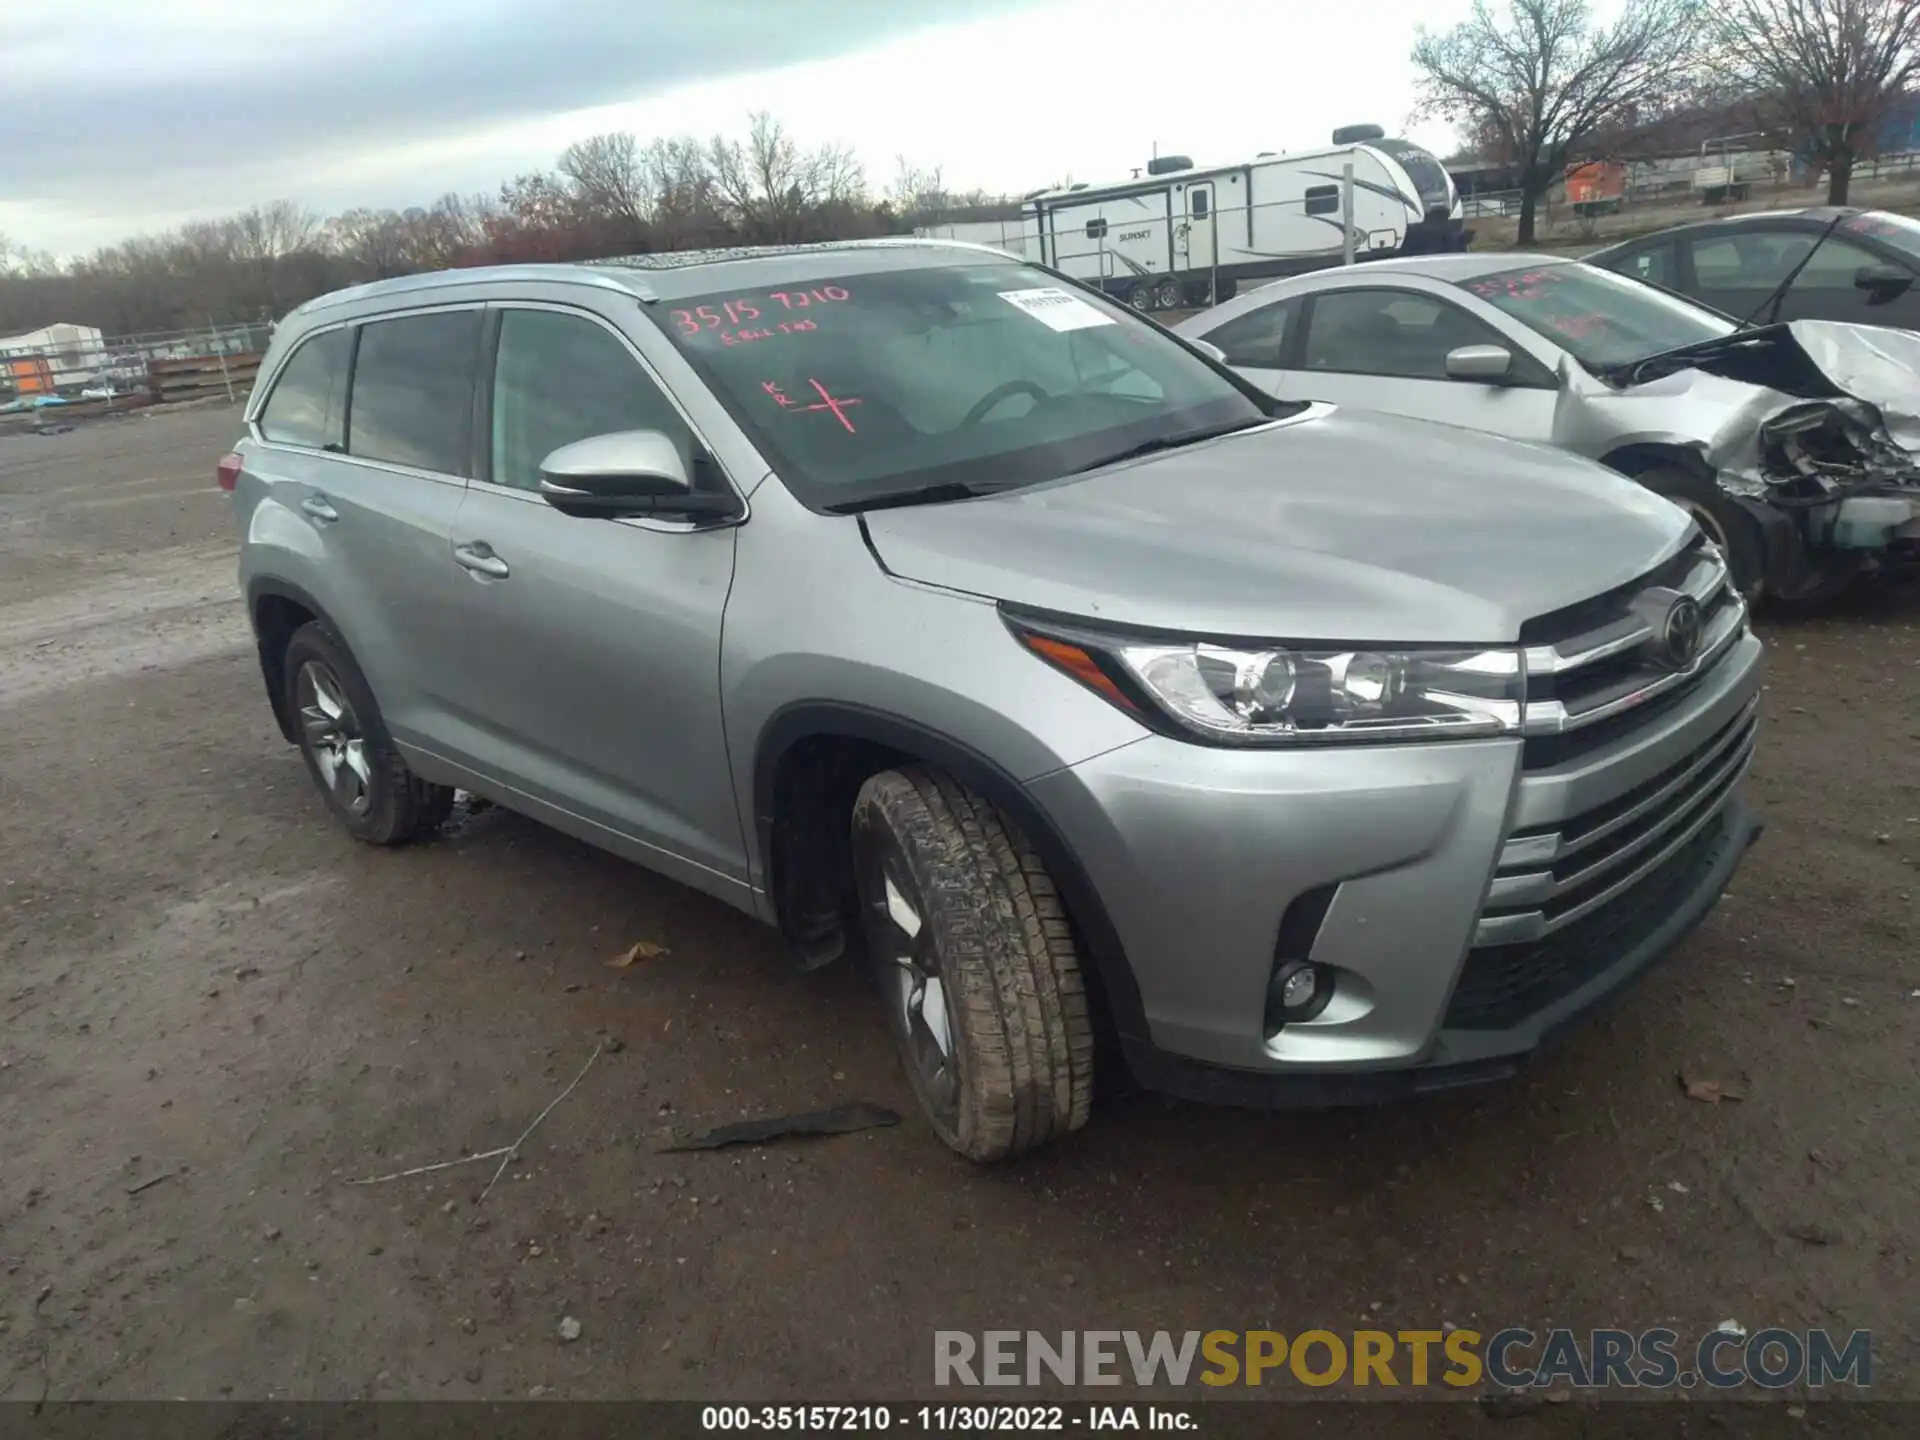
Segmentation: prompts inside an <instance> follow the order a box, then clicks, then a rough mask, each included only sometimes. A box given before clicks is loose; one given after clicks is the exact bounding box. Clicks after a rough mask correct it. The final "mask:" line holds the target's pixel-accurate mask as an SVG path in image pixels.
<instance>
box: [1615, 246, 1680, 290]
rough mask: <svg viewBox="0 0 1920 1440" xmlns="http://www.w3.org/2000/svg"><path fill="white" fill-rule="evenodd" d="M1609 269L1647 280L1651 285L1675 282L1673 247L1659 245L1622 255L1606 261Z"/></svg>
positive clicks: (1636, 278)
mask: <svg viewBox="0 0 1920 1440" xmlns="http://www.w3.org/2000/svg"><path fill="white" fill-rule="evenodd" d="M1606 266H1607V268H1608V269H1609V270H1618V271H1619V272H1620V273H1621V274H1622V275H1631V276H1632V277H1633V278H1634V279H1635V280H1645V281H1646V282H1647V283H1648V284H1649V285H1669V286H1670V285H1672V284H1673V247H1672V246H1670V245H1659V246H1656V247H1654V248H1653V249H1651V250H1642V251H1640V252H1638V253H1637V254H1633V255H1622V256H1619V257H1618V258H1616V259H1613V260H1609V261H1607V262H1606Z"/></svg>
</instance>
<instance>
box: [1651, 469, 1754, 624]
mask: <svg viewBox="0 0 1920 1440" xmlns="http://www.w3.org/2000/svg"><path fill="white" fill-rule="evenodd" d="M1633 478H1634V479H1635V480H1636V481H1638V482H1639V483H1640V484H1642V485H1644V486H1646V488H1647V489H1649V490H1651V491H1653V492H1654V493H1655V494H1656V495H1664V496H1666V498H1667V499H1669V500H1671V501H1673V503H1674V504H1676V505H1678V506H1679V507H1680V508H1681V509H1683V510H1685V511H1686V512H1687V513H1688V514H1689V515H1691V516H1693V523H1694V524H1696V525H1698V526H1699V527H1700V530H1701V533H1702V534H1704V535H1705V536H1706V537H1707V538H1708V539H1709V540H1711V541H1713V543H1714V544H1716V545H1718V546H1719V547H1720V550H1721V552H1722V553H1723V554H1724V555H1725V556H1726V557H1727V569H1728V571H1729V573H1730V576H1731V578H1732V580H1733V587H1734V589H1736V590H1738V591H1739V592H1740V594H1741V595H1742V596H1743V597H1744V598H1745V599H1746V601H1747V602H1748V604H1754V603H1757V602H1758V601H1759V599H1760V597H1761V595H1762V593H1763V592H1764V591H1765V590H1766V585H1767V550H1766V539H1765V537H1764V536H1763V535H1762V534H1761V530H1760V522H1759V521H1757V520H1755V519H1754V518H1753V516H1751V515H1749V514H1748V513H1747V512H1746V510H1745V509H1744V508H1743V507H1742V506H1741V504H1740V502H1739V501H1738V500H1736V499H1734V497H1733V496H1731V495H1729V494H1727V492H1726V491H1724V490H1722V489H1721V488H1720V487H1719V486H1718V485H1716V484H1715V483H1714V482H1713V481H1712V480H1711V479H1710V478H1708V477H1707V476H1704V475H1698V474H1695V473H1694V472H1693V471H1691V470H1682V469H1681V468H1679V467H1678V466H1676V465H1656V466H1654V467H1653V468H1652V469H1651V470H1642V471H1641V472H1640V473H1639V474H1638V475H1635V476H1634V477H1633Z"/></svg>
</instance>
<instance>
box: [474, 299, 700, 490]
mask: <svg viewBox="0 0 1920 1440" xmlns="http://www.w3.org/2000/svg"><path fill="white" fill-rule="evenodd" d="M623 430H658V431H661V432H662V433H664V434H665V435H667V436H668V437H669V438H670V439H672V440H673V442H674V443H675V445H677V446H678V447H679V449H680V459H681V461H682V463H683V464H685V465H686V466H687V468H688V473H692V467H693V453H692V452H693V436H692V434H691V432H690V431H689V430H688V429H687V426H686V424H685V422H683V421H682V420H681V419H680V416H679V412H677V411H676V410H675V409H674V408H673V405H672V404H671V402H669V401H668V399H667V397H666V396H665V394H663V393H662V392H661V390H660V387H659V386H657V385H656V384H654V382H653V379H652V377H651V376H649V375H648V374H647V372H646V371H645V370H644V369H642V368H641V366H640V362H639V361H637V360H635V359H634V357H633V355H632V353H631V352H630V351H629V350H628V349H627V347H626V346H625V345H623V344H622V343H621V342H620V341H619V340H618V339H616V338H615V336H614V335H613V333H612V332H611V331H609V330H607V329H606V328H605V327H604V326H602V325H599V324H596V323H595V322H594V321H592V320H588V319H585V318H584V317H582V316H579V315H565V314H561V313H560V312H558V311H554V310H509V311H507V313H506V314H504V315H503V316H501V317H500V349H499V356H498V359H497V360H496V361H495V362H494V371H493V481H494V483H495V484H497V485H511V486H513V487H514V488H515V489H517V490H532V489H535V488H536V487H537V486H538V485H539V483H540V462H541V461H543V460H545V459H546V457H547V456H549V455H551V454H552V453H553V452H554V451H555V450H558V449H559V448H560V447H561V446H562V445H571V444H572V443H573V442H574V441H576V440H586V439H590V438H591V437H593V436H595V435H612V434H617V433H618V432H620V431H623Z"/></svg>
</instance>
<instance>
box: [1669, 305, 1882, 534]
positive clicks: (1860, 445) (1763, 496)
mask: <svg viewBox="0 0 1920 1440" xmlns="http://www.w3.org/2000/svg"><path fill="white" fill-rule="evenodd" d="M1701 368H1703V369H1706V370H1708V371H1709V373H1719V374H1727V373H1728V371H1729V370H1735V371H1737V372H1738V374H1737V377H1736V376H1730V377H1729V378H1739V379H1743V380H1748V381H1750V382H1752V381H1772V382H1773V383H1772V384H1770V385H1769V387H1768V389H1769V396H1768V401H1769V403H1767V404H1766V405H1765V406H1764V408H1762V409H1761V412H1760V414H1758V415H1757V416H1755V417H1754V418H1755V419H1756V420H1757V423H1756V424H1752V425H1750V426H1741V427H1729V428H1727V429H1723V430H1722V431H1721V432H1720V434H1719V435H1718V436H1717V437H1716V440H1715V443H1714V444H1713V445H1712V446H1710V447H1709V450H1708V454H1707V458H1708V460H1709V462H1710V463H1711V464H1712V465H1713V466H1714V468H1715V470H1716V472H1717V474H1718V477H1719V481H1720V485H1721V487H1722V488H1723V489H1725V490H1727V491H1729V492H1730V493H1732V494H1735V495H1740V496H1744V497H1746V498H1748V499H1755V500H1763V501H1766V502H1768V503H1770V504H1774V505H1778V506H1781V507H1782V508H1786V509H1794V510H1800V511H1803V512H1804V515H1803V519H1804V526H1805V532H1806V533H1805V538H1806V539H1807V540H1808V541H1809V542H1811V543H1813V544H1816V545H1825V546H1830V547H1832V548H1834V549H1837V550H1851V551H1880V550H1888V549H1900V548H1914V547H1920V339H1917V338H1916V337H1914V336H1912V335H1909V334H1907V333H1905V332H1904V331H1897V330H1883V329H1879V328H1876V327H1871V326H1863V325H1841V324H1834V323H1830V322H1823V321H1795V322H1793V323H1792V324H1790V325H1787V326H1784V327H1781V329H1780V330H1779V331H1777V332H1775V333H1774V334H1773V335H1772V336H1771V337H1770V339H1769V342H1768V346H1767V351H1765V352H1761V353H1758V354H1749V355H1746V356H1741V357H1740V358H1739V360H1738V361H1737V362H1736V361H1730V360H1729V361H1720V360H1717V359H1708V360H1706V361H1704V362H1702V365H1701ZM1756 372H1757V373H1756ZM1770 372H1771V373H1770ZM1822 390H1824V391H1826V392H1828V393H1825V394H1819V395H1814V396H1809V394H1808V392H1810V391H1812V392H1817V391H1822Z"/></svg>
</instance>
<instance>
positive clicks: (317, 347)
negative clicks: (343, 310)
mask: <svg viewBox="0 0 1920 1440" xmlns="http://www.w3.org/2000/svg"><path fill="white" fill-rule="evenodd" d="M352 350H353V332H352V331H351V330H329V331H327V332H326V333H325V334H324V335H315V336H314V337H313V338H312V339H311V340H308V341H306V342H305V343H303V344H302V345H301V346H300V348H299V349H297V350H295V351H294V352H293V358H292V359H290V360H288V361H287V363H286V366H285V368H283V369H282V370H281V371H280V378H279V379H278V380H276V381H275V382H274V386H273V394H272V395H271V396H269V397H268V398H267V404H266V408H265V409H263V410H262V411H261V412H260V433H261V434H262V435H265V436H266V437H267V439H269V440H274V441H278V442H279V443H280V444H282V445H311V446H313V447H314V448H315V449H318V448H319V447H321V446H323V445H338V444H340V442H341V440H342V438H343V437H342V435H341V429H340V426H341V421H342V419H343V418H344V414H345V409H346V407H345V405H344V404H343V403H342V402H343V401H344V400H345V399H346V388H347V358H348V356H349V355H350V354H351V353H352Z"/></svg>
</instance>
